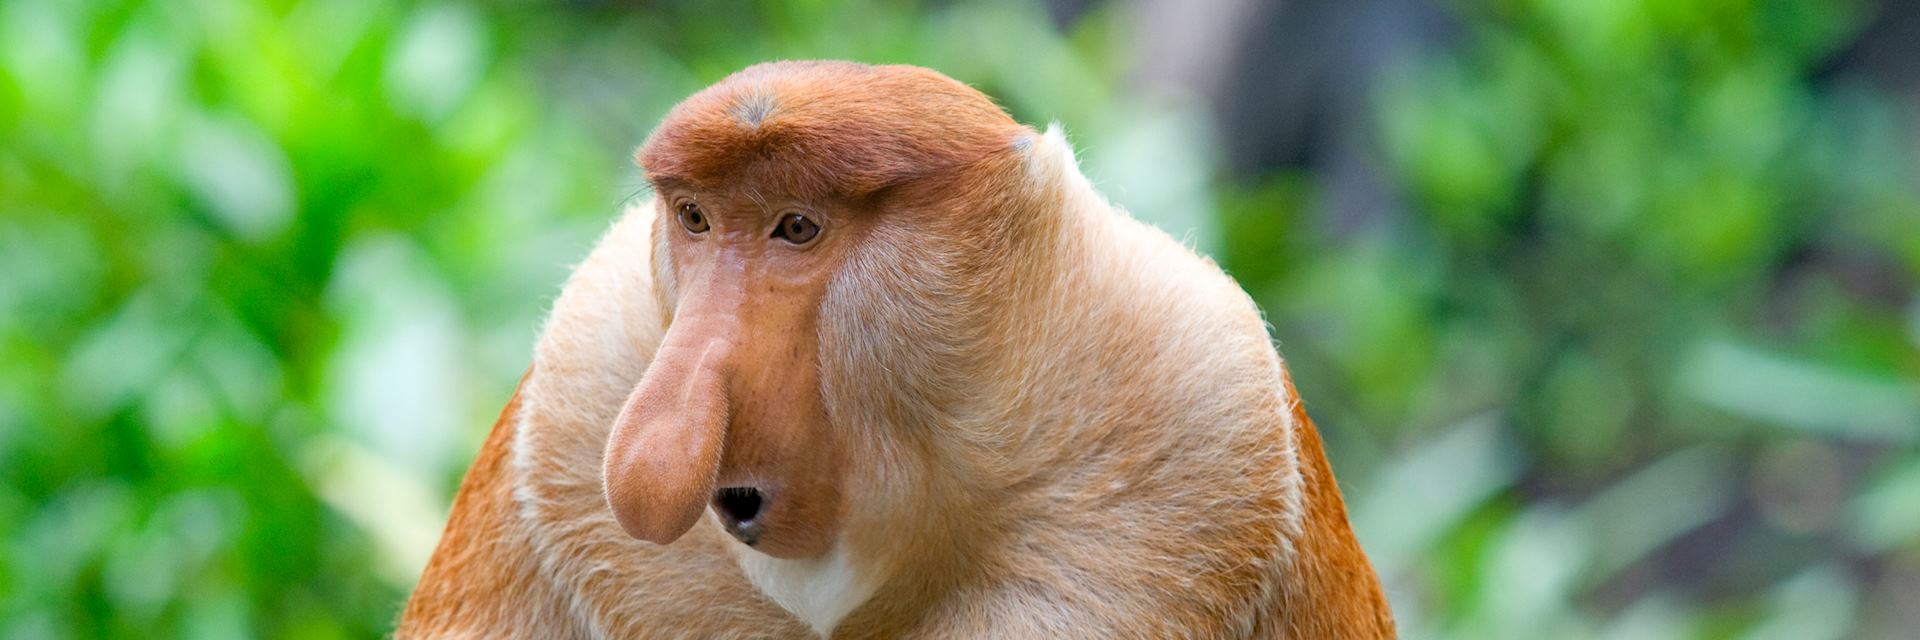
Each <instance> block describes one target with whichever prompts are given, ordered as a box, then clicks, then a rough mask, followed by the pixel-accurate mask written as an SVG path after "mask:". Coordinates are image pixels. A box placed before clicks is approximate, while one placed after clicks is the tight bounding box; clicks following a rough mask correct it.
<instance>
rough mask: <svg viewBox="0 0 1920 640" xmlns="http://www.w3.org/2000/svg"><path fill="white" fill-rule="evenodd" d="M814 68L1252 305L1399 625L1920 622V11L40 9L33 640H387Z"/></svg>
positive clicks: (1432, 628)
mask: <svg viewBox="0 0 1920 640" xmlns="http://www.w3.org/2000/svg"><path fill="white" fill-rule="evenodd" d="M795 57H835V58H851V59H857V60H863V61H873V62H909V63H917V64H923V65H928V66H932V67H935V68H938V69H940V70H942V71H945V72H946V73H948V74H950V75H952V76H954V77H957V78H959V79H961V80H963V81H966V82H969V83H971V84H973V85H975V86H977V87H979V88H981V89H982V90H984V91H986V92H987V93H989V94H991V95H993V96H995V97H996V98H997V99H999V100H1000V101H1002V103H1003V104H1004V105H1005V106H1006V107H1007V108H1008V109H1009V110H1010V111H1012V112H1013V113H1014V114H1015V116H1016V117H1018V118H1019V119H1021V120H1022V121H1024V122H1028V123H1035V124H1045V123H1046V122H1049V121H1056V120H1057V121H1059V122H1061V123H1062V124H1063V125H1064V126H1065V127H1066V129H1067V130H1068V131H1069V132H1070V135H1071V137H1072V138H1073V139H1074V140H1075V142H1076V143H1077V144H1078V146H1079V147H1080V148H1081V149H1082V152H1081V155H1082V162H1083V165H1084V166H1085V168H1086V170H1087V171H1088V173H1089V174H1091V175H1092V176H1093V177H1094V178H1095V179H1096V180H1097V181H1098V182H1099V184H1100V185H1101V187H1102V188H1103V189H1104V190H1105V191H1106V192H1107V193H1108V194H1110V195H1111V196H1113V197H1114V198H1115V199H1116V200H1117V201H1118V202H1119V203H1121V204H1123V205H1124V206H1126V207H1128V208H1129V209H1131V210H1132V211H1133V212H1134V213H1135V214H1137V215H1138V216H1140V217H1142V218H1145V219H1147V220H1150V221H1153V222H1154V223H1156V224H1159V225H1161V226H1163V227H1165V228H1166V229H1168V230H1169V231H1171V232H1172V233H1174V234H1175V235H1177V236H1180V237H1184V238H1186V239H1188V241H1189V242H1191V243H1192V244H1193V245H1195V246H1196V247H1198V248H1200V249H1201V250H1203V251H1205V252H1207V253H1209V254H1211V255H1213V256H1215V257H1216V258H1217V259H1218V260H1219V261H1220V262H1221V263H1222V264H1223V265H1224V266H1225V267H1226V268H1227V269H1228V270H1229V271H1230V272H1232V273H1233V274H1234V275H1235V276H1236V277H1238V278H1239V279H1240V281H1241V282H1242V283H1243V284H1244V285H1245V286H1246V287H1247V289H1248V290H1249V291H1251V292H1252V293H1253V295H1254V297H1255V298H1256V299H1257V300H1258V301H1259V302H1260V304H1261V305H1262V306H1263V307H1264V308H1265V310H1266V313H1267V315H1268V318H1269V319H1270V321H1271V323H1272V325H1273V331H1274V334H1275V337H1276V339H1277V340H1278V341H1279V343H1280V344H1281V348H1282V351H1283V353H1284V354H1285V355H1286V356H1287V358H1288V359H1289V360H1290V362H1291V364H1292V366H1293V368H1294V371H1295V372H1296V376H1297V379H1298V381H1299V386H1300V389H1301V390H1302V392H1303V394H1304V396H1305V397H1306V399H1307V402H1308V406H1309V408H1310V410H1311V411H1312V413H1313V414H1314V415H1315V416H1316V418H1317V419H1318V420H1319V422H1320V425H1321V428H1322V430H1323V431H1324V432H1325V434H1326V438H1327V444H1328V448H1329V450H1330V454H1331V456H1332V459H1333V462H1334V464H1335V466H1336V468H1337V470H1338V473H1339V476H1340V478H1341V479H1342V481H1343V485H1344V488H1345V490H1346V495H1347V496H1348V498H1349V504H1350V505H1351V507H1352V513H1353V518H1354V521H1355V524H1356V525H1357V527H1358V529H1359V532H1360V535H1361V537H1362V539H1363V541H1364V543H1365V544H1366V546H1367V548H1368V550H1369V552H1370V553H1371V554H1372V556H1373V559H1374V562H1375V564H1376V566H1378V567H1379V569H1380V571H1381V572H1382V575H1383V576H1384V577H1385V579H1386V581H1387V584H1388V588H1389V591H1390V595H1391V598H1392V600H1393V603H1394V606H1395V610H1396V614H1397V616H1398V619H1399V621H1400V624H1401V625H1402V628H1403V632H1404V634H1405V636H1406V637H1409V638H1462V639H1467V638H1473V639H1479V638H1608V639H1612V638H1617V639H1629V638H1633V639H1639V638H1655V639H1658V638H1741V639H1755V640H1758V639H1775V638H1778V639H1792V640H1817V639H1824V638H1856V637H1857V638H1914V637H1916V634H1917V633H1920V632H1916V629H1920V445H1917V443H1916V440H1920V187H1917V186H1916V185H1920V162H1916V157H1920V153H1916V151H1917V150H1920V2H1916V1H1915V0H1887V1H1883V2H1870V1H1866V0H1664V1H1663V0H1493V1H1488V2H1470V1H1464V0H1462V1H1445V0H1434V1H1428V0H1280V1H1278V2H1262V1H1254V0H1219V1H1210V2H1187V1H1182V0H1119V1H1113V2H1094V1H1087V0H1054V1H1052V2H1045V3H1020V2H987V3H970V2H926V3H899V2H884V3H882V2H856V3H838V2H823V1H804V2H772V1H767V2H716V3H702V2H692V1H652V2H639V1H636V2H586V1H571V2H569V1H561V0H554V1H548V2H540V1H523V2H491V3H487V2H481V3H466V2H453V1H439V2H416V1H411V0H408V1H388V0H144V1H143V0H94V1H81V0H0V638H3V639H15V638H19V639H27V638H94V637H143V638H145V637H189V638H249V637H272V638H336V637H358V638H368V637H376V636H380V635H382V634H383V633H385V632H386V631H387V630H388V629H390V627H391V624H392V622H393V620H394V617H395V615H396V613H397V611H398V607H399V604H400V603H401V601H402V599H403V598H404V596H405V594H406V593H407V592H408V590H409V589H410V587H411V585H412V582H413V580H414V579H415V576H416V575H417V572H418V571H419V568H420V567H421V566H422V564H423V563H424V561H425V558H426V556H427V554H428V553H429V552H430V550H431V548H432V546H433V544H434V542H435V540H436V538H437V536H438V535H439V530H440V527H441V524H442V522H443V521H444V518H445V514H446V506H447V504H448V502H449V500H450V497H451V494H452V490H453V488H454V486H455V483H456V482H457V481H458V478H459V476H460V474H461V473H462V471H463V470H464V468H465V466H466V463H467V461H468V460H469V459H470V457H471V456H472V455H473V453H474V451H475V450H476V449H477V448H478V445H479V442H480V440H481V438H482V437H483V436H484V435H485V431H486V429H487V428H488V426H489V425H490V424H491V423H492V417H493V415H494V414H495V412H497V411H498V409H499V407H500V406H501V405H502V404H503V403H504V401H505V400H506V398H507V396H508V394H509V392H510V390H511V388H512V385H513V383H514V381H515V380H516V379H517V377H518V376H519V374H520V372H521V371H522V370H523V369H524V367H525V366H526V363H527V360H528V355H529V348H530V345H531V343H532V340H533V338H534V336H535V332H536V331H537V328H538V325H539V320H540V318H541V317H542V314H543V312H544V310H545V308H546V306H547V305H548V304H549V303H550V301H551V300H552V298H553V296H554V295H555V293H556V292H557V291H558V287H559V285H560V283H561V281H562V279H563V278H564V277H565V274H566V273H567V268H568V265H569V264H571V263H572V262H573V261H576V260H578V259H579V258H581V257H582V256H584V255H585V252H586V251H587V249H588V248H589V247H590V246H591V244H592V242H593V240H594V238H595V236H596V235H597V234H598V233H599V231H600V230H601V229H603V228H604V227H605V226H606V225H607V224H608V222H609V220H611V219H612V216H613V215H614V214H615V212H616V211H617V210H618V209H619V208H620V207H621V206H622V204H623V203H625V202H628V201H629V200H631V199H632V198H634V197H636V195H637V194H638V193H639V187H640V180H639V178H638V175H637V173H636V170H635V169H634V168H633V166H632V165H631V163H630V160H629V156H630V154H631V151H632V149H633V148H634V147H635V146H636V145H637V144H638V143H639V142H640V141H641V140H642V139H643V138H644V136H645V135H646V133H647V132H648V130H649V128H650V127H651V126H652V124H653V123H654V122H656V121H657V119H658V118H659V116H660V115H661V114H662V113H663V112H664V111H665V110H666V109H667V108H668V107H670V106H671V105H672V104H673V103H674V102H675V101H676V100H678V99H679V98H681V97H684V96H685V95H687V94H689V93H691V92H692V91H694V90H696V89H698V88H700V87H701V86H703V85H705V84H707V83H710V82H712V81H714V80H717V79H719V78H720V77H722V76H724V75H725V74H727V73H728V72H730V71H732V70H735V69H738V68H740V67H743V66H745V65H748V64H750V63H753V62H756V61H762V60H770V59H778V58H795Z"/></svg>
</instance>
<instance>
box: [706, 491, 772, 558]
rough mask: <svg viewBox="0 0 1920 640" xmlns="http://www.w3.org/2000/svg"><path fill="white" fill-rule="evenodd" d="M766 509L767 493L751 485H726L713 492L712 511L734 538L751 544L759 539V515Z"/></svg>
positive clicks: (748, 544)
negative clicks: (717, 515)
mask: <svg viewBox="0 0 1920 640" xmlns="http://www.w3.org/2000/svg"><path fill="white" fill-rule="evenodd" d="M766 511H767V494H766V493H764V492H762V491H760V490H759V489H755V488H753V487H726V488H723V489H721V490H719V491H716V492H714V494H713V512H714V513H716V514H719V516H720V524H721V526H722V527H724V528H725V529H726V530H727V533H728V534H729V535H732V536H733V537H734V538H735V539H737V540H739V541H741V542H743V543H746V545H747V546H753V543H755V542H759V541H760V532H761V526H760V515H761V514H763V513H766Z"/></svg>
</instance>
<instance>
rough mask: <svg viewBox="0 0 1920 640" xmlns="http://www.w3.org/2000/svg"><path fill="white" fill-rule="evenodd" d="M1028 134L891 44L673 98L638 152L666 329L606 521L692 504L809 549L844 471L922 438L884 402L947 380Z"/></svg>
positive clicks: (945, 386) (687, 510)
mask: <svg viewBox="0 0 1920 640" xmlns="http://www.w3.org/2000/svg"><path fill="white" fill-rule="evenodd" d="M1032 135H1033V134H1032V131H1031V130H1029V129H1027V128H1026V127H1023V126H1021V125H1019V124H1017V123H1015V122H1014V121H1013V120H1012V119H1011V118H1010V117H1008V116H1007V115H1006V113H1005V112H1003V111H1001V110H1000V108H999V107H997V106H995V105H994V104H993V103H992V101H990V100H989V99H987V98H986V97H985V96H984V95H982V94H980V93H979V92H977V91H975V90H973V89H971V88H969V87H967V86H965V85H962V84H960V83H958V82H955V81H953V80H952V79H949V78H947V77H945V76H942V75H940V74H937V73H934V72H932V71H928V70H925V69H920V68H916V67H903V66H902V67H894V66H885V67H882V66H866V65H858V64H851V63H823V62H798V63H795V62H787V63H772V64H763V65H759V66H755V67H752V68H749V69H746V70H744V71H741V72H739V73H736V74H734V75H733V76H730V77H728V78H727V79H725V80H723V81H721V82H720V83H718V84H716V85H714V86H712V87H710V88H708V89H706V90H705V91H702V92H700V93H698V94H695V95H694V96H692V97H691V98H688V99H687V100H686V101H685V102H683V103H681V104H680V105H679V106H678V107H676V108H675V109H674V110H673V111H672V112H671V113H669V114H668V115H667V117H666V119H665V120H664V121H663V122H662V123H661V125H660V127H659V128H658V129H657V130H656V131H655V132H654V134H653V135H652V137H651V138H649V140H648V141H647V143H646V144H645V145H644V146H643V147H642V148H641V149H640V151H639V157H638V160H639V162H640V164H641V166H642V167H643V168H644V169H645V171H646V174H647V178H648V181H649V182H650V183H651V184H652V185H653V187H654V191H655V206H656V207H657V210H656V215H655V227H654V230H653V237H654V248H653V256H652V261H653V270H654V274H655V278H656V280H655V282H656V283H658V284H657V286H656V292H657V294H658V295H659V296H660V303H661V304H660V308H661V309H662V310H663V315H665V316H666V317H663V318H658V319H653V318H647V319H640V318H636V319H632V320H631V321H634V322H654V321H658V322H664V323H665V325H666V334H665V337H664V339H663V340H662V342H661V344H660V346H659V349H658V351H657V352H656V353H655V354H654V356H653V360H652V363H651V364H650V366H649V367H648V369H647V371H646V373H645V375H644V376H643V377H642V379H641V380H640V382H639V383H638V385H636V386H635V388H634V389H633V392H632V394H631V396H629V398H628V399H627V401H626V404H625V406H624V407H623V408H622V409H621V411H620V413H619V417H618V418H617V420H616V422H615V425H614V428H613V431H612V435H611V437H610V439H609V441H608V443H607V451H606V459H605V465H606V466H605V470H604V471H605V478H606V496H607V501H608V503H609V504H610V505H611V506H612V509H613V513H614V516H615V518H616V519H617V520H618V521H619V523H620V525H621V527H622V528H624V529H625V530H626V532H627V533H628V534H630V535H632V536H634V537H636V538H640V539H643V540H648V541H651V542H655V543H659V544H666V543H669V542H672V541H674V540H675V539H678V538H679V537H680V536H681V535H682V534H684V533H685V532H686V531H687V530H688V529H689V528H691V527H692V526H693V525H694V524H695V522H697V521H698V520H699V518H700V517H701V515H702V513H703V512H704V511H705V510H706V509H707V508H708V507H709V506H711V507H712V509H713V511H714V513H715V514H716V515H717V516H718V517H719V520H720V522H721V523H722V525H723V526H724V527H725V528H726V529H727V530H728V532H729V533H731V534H732V535H733V536H734V537H735V538H737V539H739V540H740V541H741V542H743V543H745V544H747V545H751V546H753V547H754V548H755V549H758V550H760V551H762V552H764V553H766V554H769V555H772V556H775V557H782V558H805V557H813V556H817V555H819V554H821V553H824V552H825V551H827V550H828V549H829V548H831V547H832V545H833V544H834V542H835V539H836V536H838V535H839V533H840V531H841V529H842V528H843V527H844V526H845V524H846V522H847V521H848V520H850V519H853V520H864V519H866V518H867V516H868V514H867V513H865V512H863V511H862V509H864V508H866V507H865V506H864V505H862V504H859V502H860V501H861V500H863V499H864V498H863V496H864V495H865V494H864V493H863V491H869V490H866V489H860V488H857V487H850V481H849V477H850V475H856V474H860V473H863V472H862V471H861V466H862V465H870V464H874V462H873V461H874V460H876V459H884V458H885V456H883V455H880V454H878V453H876V452H877V451H879V450H881V449H885V450H889V451H895V452H898V451H901V450H920V451H925V450H927V449H928V447H927V446H926V444H925V442H924V439H925V438H929V437H933V436H930V435H928V434H924V433H921V434H916V433H911V431H912V429H910V428H905V427H902V423H910V422H913V421H915V420H916V419H915V418H914V417H912V416H916V415H917V416H923V417H924V416H925V415H927V414H928V413H930V412H940V411H950V410H952V407H954V406H955V404H956V403H961V402H965V398H959V397H954V395H955V393H957V392H956V390H955V388H954V386H953V382H954V380H952V378H953V377H954V376H959V375H964V372H965V371H966V370H968V369H969V368H970V367H968V366H967V364H966V362H965V359H966V357H967V356H966V355H965V354H966V353H968V350H967V348H966V344H967V343H968V341H969V340H977V336H979V335H980V334H981V331H980V328H979V327H977V326H974V325H973V320H974V319H973V318H969V317H967V313H968V311H967V310H968V309H969V308H970V305H969V304H968V301H969V300H971V299H973V298H974V297H977V296H981V295H992V294H993V292H991V291H986V290H984V289H987V288H991V287H993V286H997V285H996V283H995V282H993V281H992V278H991V277H990V274H991V273H992V271H993V269H992V268H991V265H990V264H987V263H989V262H991V261H992V256H993V255H994V253H995V251H996V247H1000V246H1002V245H1004V244H1005V243H1007V242H1008V239H1009V238H1010V237H1012V236H1013V235H1016V233H1015V231H1014V230H1013V227H1014V226H1015V224H1016V222H1015V220H1014V218H1017V217H1018V216H1013V215H1010V214H1008V213H1007V211H1009V210H1011V207H1008V206H1002V204H1001V203H1004V201H1006V200H1007V199H1009V198H1014V197H1018V196H1017V195H1015V194H1013V193H1011V192H1012V191H1014V190H1013V189H1010V188H1008V185H1010V184H1012V182H1009V181H1018V180H1020V179H1022V177H1021V176H1023V175H1024V173H1023V170H1022V167H1024V166H1025V165H1024V164H1023V161H1022V160H1021V157H1022V156H1021V154H1022V153H1023V152H1024V150H1025V149H1026V146H1027V145H1029V144H1030V143H1031V136H1032ZM878 291H885V292H886V295H885V296H881V295H878V294H877V293H876V292H878ZM878 422H887V423H889V426H887V427H885V428H882V427H881V426H880V425H877V424H875V423H878ZM903 432H906V433H903ZM869 492H870V491H869Z"/></svg>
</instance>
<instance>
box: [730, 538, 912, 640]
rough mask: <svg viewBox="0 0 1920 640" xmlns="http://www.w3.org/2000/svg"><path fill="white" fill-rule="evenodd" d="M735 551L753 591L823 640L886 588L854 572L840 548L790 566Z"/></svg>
mask: <svg viewBox="0 0 1920 640" xmlns="http://www.w3.org/2000/svg"><path fill="white" fill-rule="evenodd" d="M732 546H733V548H734V558H735V559H737V560H738V561H739V563H740V569H741V570H742V571H745V572H746V574H747V579H748V580H750V581H752V582H753V586H755V587H758V588H759V589H760V592H761V593H764V594H767V597H768V598H771V599H772V600H773V601H774V602H775V603H778V604H779V605H780V606H781V607H782V608H785V609H786V610H787V611H789V612H792V613H793V615H794V617H797V618H799V619H800V621H801V622H805V623H807V626H809V627H813V631H814V632H815V633H818V634H820V636H821V637H823V638H824V637H826V636H828V635H830V634H832V633H833V628H834V627H836V626H839V624H840V621H841V620H842V619H844V618H846V617H847V614H849V613H853V610H854V609H855V608H857V607H859V606H860V605H861V604H862V603H865V602H866V601H867V598H870V597H872V596H873V592H874V590H875V589H878V588H879V586H880V585H879V584H878V581H876V580H873V579H872V578H871V577H870V576H863V575H861V574H860V572H858V571H855V570H854V567H853V563H852V562H850V561H849V560H848V557H847V552H846V550H845V549H844V548H842V547H841V546H840V545H834V547H833V549H831V550H829V551H828V552H827V553H826V554H825V555H822V556H820V557H818V558H808V559H805V560H785V559H781V558H775V557H773V556H769V555H767V554H764V553H760V552H758V551H754V550H752V549H749V548H747V547H745V546H744V545H738V544H735V545H732Z"/></svg>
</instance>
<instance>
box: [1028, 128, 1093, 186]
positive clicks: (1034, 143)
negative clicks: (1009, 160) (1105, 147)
mask: <svg viewBox="0 0 1920 640" xmlns="http://www.w3.org/2000/svg"><path fill="white" fill-rule="evenodd" d="M1014 150H1015V151H1017V152H1019V153H1021V154H1022V155H1024V156H1025V158H1026V163H1027V177H1028V179H1029V180H1031V181H1032V182H1033V184H1034V186H1036V187H1039V188H1042V189H1060V188H1066V187H1073V186H1090V185H1086V182H1087V177H1086V176H1085V175H1084V174H1081V173H1080V160H1079V159H1078V158H1077V157H1075V155H1074V151H1073V144H1072V143H1070V142H1067V130H1066V128H1065V127H1062V126H1060V122H1059V121H1058V120H1055V121H1053V122H1051V123H1048V124H1047V131H1046V133H1035V132H1034V131H1033V130H1032V129H1026V130H1025V131H1024V132H1022V133H1021V134H1020V137H1019V138H1018V139H1016V140H1015V141H1014Z"/></svg>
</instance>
